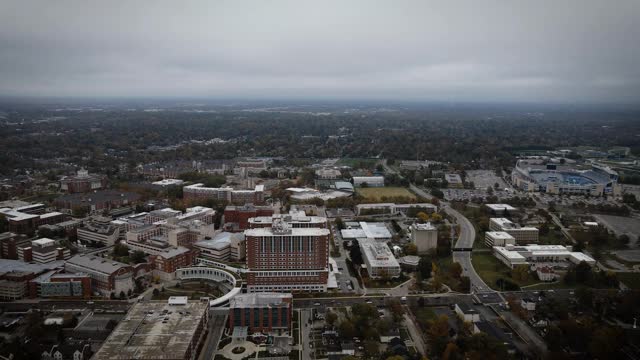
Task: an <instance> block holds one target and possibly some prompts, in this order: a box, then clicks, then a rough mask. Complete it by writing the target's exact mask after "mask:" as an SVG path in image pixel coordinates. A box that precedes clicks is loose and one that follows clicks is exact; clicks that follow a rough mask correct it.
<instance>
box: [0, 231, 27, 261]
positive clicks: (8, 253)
mask: <svg viewBox="0 0 640 360" xmlns="http://www.w3.org/2000/svg"><path fill="white" fill-rule="evenodd" d="M29 243H30V240H29V238H28V237H27V236H26V235H18V234H15V233H12V232H4V233H2V234H0V257H1V258H3V259H13V260H17V259H18V247H21V246H23V245H27V244H29Z"/></svg>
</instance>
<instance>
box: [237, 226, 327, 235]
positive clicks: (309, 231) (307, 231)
mask: <svg viewBox="0 0 640 360" xmlns="http://www.w3.org/2000/svg"><path fill="white" fill-rule="evenodd" d="M290 230H291V232H290V233H283V234H278V233H273V231H272V228H268V227H266V228H256V229H248V230H245V231H244V235H245V236H326V235H329V230H327V229H320V228H290Z"/></svg>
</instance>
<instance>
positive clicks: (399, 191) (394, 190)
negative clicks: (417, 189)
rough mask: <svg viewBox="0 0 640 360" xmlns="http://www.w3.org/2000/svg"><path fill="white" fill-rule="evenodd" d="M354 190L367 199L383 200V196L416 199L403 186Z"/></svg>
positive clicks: (386, 197)
mask: <svg viewBox="0 0 640 360" xmlns="http://www.w3.org/2000/svg"><path fill="white" fill-rule="evenodd" d="M356 191H357V192H358V194H359V195H361V196H362V197H363V198H365V199H366V200H367V201H385V200H384V199H383V197H384V198H385V199H388V198H393V197H400V196H403V197H407V198H409V199H416V195H415V194H413V193H412V192H410V191H409V190H407V189H406V188H403V187H368V188H358V189H357V190H356Z"/></svg>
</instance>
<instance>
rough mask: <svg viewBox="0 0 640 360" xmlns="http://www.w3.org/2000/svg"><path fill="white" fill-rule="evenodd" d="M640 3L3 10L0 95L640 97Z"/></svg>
mask: <svg viewBox="0 0 640 360" xmlns="http://www.w3.org/2000/svg"><path fill="white" fill-rule="evenodd" d="M638 24H640V2H638V1H635V0H616V1H615V2H609V1H604V0H603V1H591V0H567V1H552V0H542V1H518V0H516V1H499V0H496V1H491V0H485V1H449V2H442V1H433V2H432V1H402V0H401V1H338V0H336V1H317V2H310V1H188V2H185V3H183V2H175V1H102V2H98V1H95V2H94V1H48V0H43V1H18V0H15V1H14V0H7V1H3V2H1V3H0V49H1V51H0V79H1V81H0V94H3V95H34V96H48V95H56V96H60V95H62V96H66V95H69V96H78V95H82V96H214V97H256V96H259V97H288V96H296V97H312V96H319V97H325V98H326V97H343V98H381V99H411V100H418V99H424V100H456V101H466V100H471V101H554V102H590V101H596V102H633V103H635V102H639V101H640V67H638V63H639V60H640V46H638V39H639V38H640V26H638Z"/></svg>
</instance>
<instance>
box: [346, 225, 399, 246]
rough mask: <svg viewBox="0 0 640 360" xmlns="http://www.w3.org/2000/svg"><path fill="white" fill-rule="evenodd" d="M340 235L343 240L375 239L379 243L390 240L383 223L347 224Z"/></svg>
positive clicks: (387, 230)
mask: <svg viewBox="0 0 640 360" xmlns="http://www.w3.org/2000/svg"><path fill="white" fill-rule="evenodd" d="M340 233H341V235H342V238H343V239H345V240H352V239H375V240H377V241H379V242H387V241H390V240H391V238H392V235H391V232H390V231H389V229H388V228H387V226H386V225H385V223H379V222H364V221H363V222H359V223H348V224H347V229H342V230H341V231H340Z"/></svg>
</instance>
